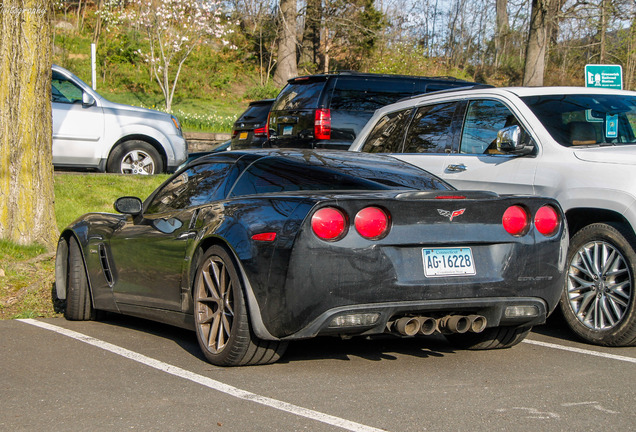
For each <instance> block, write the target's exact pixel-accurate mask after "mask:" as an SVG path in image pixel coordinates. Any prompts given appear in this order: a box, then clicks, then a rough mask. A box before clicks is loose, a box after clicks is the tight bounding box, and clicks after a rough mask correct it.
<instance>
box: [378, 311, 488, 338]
mask: <svg viewBox="0 0 636 432" xmlns="http://www.w3.org/2000/svg"><path fill="white" fill-rule="evenodd" d="M486 325H487V320H486V317H485V316H483V315H446V316H444V317H442V318H432V317H426V316H419V317H402V318H399V319H397V320H396V321H393V322H392V323H390V324H389V329H390V330H392V331H394V332H397V333H399V334H400V335H402V336H415V335H416V334H421V335H424V336H429V335H432V334H433V333H435V332H436V331H439V332H440V333H466V332H469V331H470V332H473V333H481V332H482V331H484V329H485V328H486Z"/></svg>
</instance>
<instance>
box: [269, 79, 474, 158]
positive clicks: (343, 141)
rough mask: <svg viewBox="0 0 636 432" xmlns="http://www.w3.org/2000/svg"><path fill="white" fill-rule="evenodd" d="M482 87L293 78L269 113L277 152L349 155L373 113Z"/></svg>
mask: <svg viewBox="0 0 636 432" xmlns="http://www.w3.org/2000/svg"><path fill="white" fill-rule="evenodd" d="M473 85H477V83H473V82H469V81H464V80H460V79H456V78H449V77H434V78H431V77H417V76H405V75H384V74H370V73H359V72H335V73H328V74H320V75H309V76H302V77H297V78H292V79H290V80H289V81H288V84H287V85H286V86H285V88H283V90H281V92H280V94H279V95H278V97H277V98H276V100H275V102H274V105H272V108H271V110H270V112H269V119H268V125H269V127H268V130H267V132H268V135H269V139H270V144H271V145H272V146H273V147H299V148H332V149H342V150H346V149H348V148H349V146H350V145H351V143H352V142H353V140H354V139H355V137H356V136H357V135H358V133H359V132H360V131H361V130H362V128H363V127H364V125H365V124H366V123H367V121H368V120H369V119H370V118H371V116H372V115H373V113H374V111H375V110H376V109H378V108H380V107H381V106H384V105H388V104H390V103H393V102H396V101H398V100H400V99H403V98H406V97H410V96H414V95H417V94H421V93H429V92H432V91H438V90H445V89H449V88H455V87H467V86H473Z"/></svg>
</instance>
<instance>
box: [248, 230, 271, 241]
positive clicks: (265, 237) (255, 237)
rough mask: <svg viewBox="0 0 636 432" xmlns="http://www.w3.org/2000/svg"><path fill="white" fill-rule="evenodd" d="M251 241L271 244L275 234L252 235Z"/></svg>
mask: <svg viewBox="0 0 636 432" xmlns="http://www.w3.org/2000/svg"><path fill="white" fill-rule="evenodd" d="M252 240H255V241H262V242H273V241H274V240H276V233H275V232H265V233H259V234H254V235H253V236H252Z"/></svg>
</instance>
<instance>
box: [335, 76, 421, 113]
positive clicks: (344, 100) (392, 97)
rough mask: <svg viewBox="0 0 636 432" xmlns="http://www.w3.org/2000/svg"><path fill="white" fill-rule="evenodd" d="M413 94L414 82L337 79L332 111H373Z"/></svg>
mask: <svg viewBox="0 0 636 432" xmlns="http://www.w3.org/2000/svg"><path fill="white" fill-rule="evenodd" d="M414 92H415V80H404V79H386V78H384V79H374V78H370V79H369V78H367V79H360V78H357V79H343V78H338V81H337V82H336V86H335V89H334V91H333V95H332V96H331V104H330V105H329V107H330V108H331V109H333V110H344V111H375V110H376V109H378V108H380V107H381V106H384V105H388V104H391V103H393V102H396V101H398V100H400V99H403V98H405V97H409V96H412V95H413V94H414Z"/></svg>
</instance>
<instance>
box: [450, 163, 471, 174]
mask: <svg viewBox="0 0 636 432" xmlns="http://www.w3.org/2000/svg"><path fill="white" fill-rule="evenodd" d="M466 169H467V168H466V165H464V164H459V165H454V164H450V165H449V166H447V167H446V171H451V172H462V171H466Z"/></svg>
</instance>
